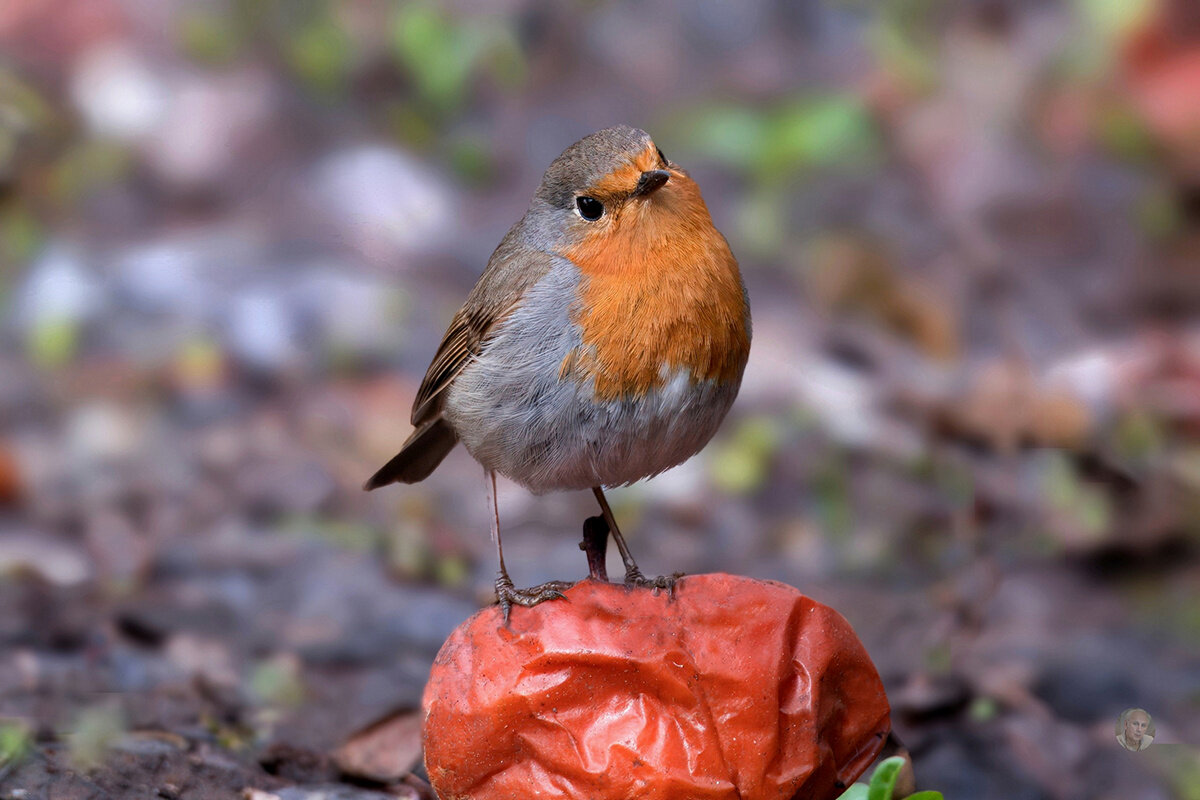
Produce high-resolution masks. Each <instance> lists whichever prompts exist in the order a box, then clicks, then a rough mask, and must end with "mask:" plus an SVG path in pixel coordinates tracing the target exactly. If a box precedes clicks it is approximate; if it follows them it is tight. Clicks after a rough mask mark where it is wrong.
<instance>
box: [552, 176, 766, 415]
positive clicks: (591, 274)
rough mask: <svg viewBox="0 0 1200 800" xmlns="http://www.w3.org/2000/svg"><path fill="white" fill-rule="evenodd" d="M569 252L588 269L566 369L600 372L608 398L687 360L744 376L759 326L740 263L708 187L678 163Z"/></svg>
mask: <svg viewBox="0 0 1200 800" xmlns="http://www.w3.org/2000/svg"><path fill="white" fill-rule="evenodd" d="M615 213H616V214H617V215H618V217H617V218H615V219H613V220H612V221H611V224H610V225H609V226H608V227H606V228H603V229H599V228H598V229H597V230H596V231H595V232H593V233H590V234H588V235H587V236H586V237H585V238H583V239H582V240H581V241H580V242H578V243H577V244H575V245H574V246H572V247H570V248H568V249H567V250H566V251H564V253H563V255H565V256H566V257H567V258H569V259H570V260H571V261H572V262H574V263H575V264H576V265H577V266H578V267H579V269H580V271H581V272H582V273H583V280H582V282H581V289H580V302H579V306H578V308H577V310H576V313H575V322H576V324H578V325H579V327H580V330H581V331H582V336H583V347H582V348H581V350H580V351H579V352H576V353H572V354H571V355H570V356H568V357H567V359H566V360H565V361H564V362H563V365H562V367H563V368H562V372H563V373H564V374H566V373H573V374H577V375H579V376H580V377H584V378H586V377H592V378H594V379H595V388H596V394H597V396H598V398H599V399H602V400H616V399H620V398H622V397H627V396H630V395H634V396H636V395H640V394H643V393H645V392H647V391H649V390H650V389H653V388H656V387H659V386H661V385H662V384H663V383H664V382H665V380H666V378H667V377H669V373H671V372H674V371H676V370H677V369H678V368H680V367H683V368H686V369H688V370H689V371H690V372H691V374H692V376H693V377H694V378H695V379H697V380H706V379H712V380H717V381H723V382H726V381H737V380H739V379H740V377H741V372H742V369H743V367H744V366H745V364H746V357H747V355H748V353H749V349H750V332H749V329H748V322H749V320H748V319H747V311H746V305H745V299H744V294H743V289H742V280H741V275H740V273H739V272H738V266H737V260H736V259H735V258H734V257H733V253H732V252H730V250H729V245H728V243H727V242H726V241H725V237H723V236H722V235H721V234H720V232H719V231H717V229H716V228H715V227H713V224H712V219H711V217H710V216H709V214H708V208H707V207H706V206H705V204H704V200H703V199H702V198H701V196H700V190H699V187H697V186H696V184H695V183H694V182H693V181H692V180H691V179H690V178H688V177H687V176H686V175H685V174H684V173H682V172H680V171H678V170H672V175H671V179H670V180H669V181H668V183H667V184H666V185H665V186H663V187H662V188H661V189H659V190H658V191H657V192H655V194H654V195H653V196H652V197H650V198H648V199H646V200H633V201H630V202H629V203H628V204H627V205H626V206H624V207H623V208H621V209H619V210H618V211H617V212H615Z"/></svg>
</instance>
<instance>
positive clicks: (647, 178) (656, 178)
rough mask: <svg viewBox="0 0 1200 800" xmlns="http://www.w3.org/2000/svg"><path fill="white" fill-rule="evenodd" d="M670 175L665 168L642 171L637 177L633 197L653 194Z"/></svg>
mask: <svg viewBox="0 0 1200 800" xmlns="http://www.w3.org/2000/svg"><path fill="white" fill-rule="evenodd" d="M670 177H671V173H669V172H667V171H666V170H665V169H652V170H647V171H646V172H643V173H642V177H640V178H638V182H637V187H636V188H634V190H633V196H634V197H646V196H648V195H651V194H653V193H654V192H656V191H657V190H658V189H660V188H662V185H663V184H664V183H666V182H667V179H668V178H670Z"/></svg>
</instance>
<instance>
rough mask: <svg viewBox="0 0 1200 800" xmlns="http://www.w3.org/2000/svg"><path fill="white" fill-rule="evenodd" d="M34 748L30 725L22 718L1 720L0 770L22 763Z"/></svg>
mask: <svg viewBox="0 0 1200 800" xmlns="http://www.w3.org/2000/svg"><path fill="white" fill-rule="evenodd" d="M32 749H33V736H32V734H31V733H30V730H29V726H28V725H26V724H25V723H24V722H22V721H20V720H0V771H2V770H4V769H6V768H9V767H13V766H16V765H17V764H20V763H21V761H23V760H24V758H25V756H27V755H29V753H30V751H31V750H32ZM0 774H2V773H0Z"/></svg>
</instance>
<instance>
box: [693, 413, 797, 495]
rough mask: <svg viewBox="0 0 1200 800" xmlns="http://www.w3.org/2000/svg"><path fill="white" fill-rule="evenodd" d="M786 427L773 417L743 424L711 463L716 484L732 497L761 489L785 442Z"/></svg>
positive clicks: (765, 417)
mask: <svg viewBox="0 0 1200 800" xmlns="http://www.w3.org/2000/svg"><path fill="white" fill-rule="evenodd" d="M783 439H784V437H783V430H782V424H781V422H780V421H779V420H778V419H775V418H773V417H769V416H765V415H762V416H754V417H749V418H747V419H744V420H742V421H741V422H740V423H739V424H738V426H737V429H736V430H735V431H734V432H733V435H732V436H730V437H728V438H726V439H724V441H723V442H722V443H721V445H720V446H719V447H718V448H717V450H716V452H715V453H713V455H712V458H711V460H710V461H709V470H710V476H711V479H712V482H713V484H714V485H715V486H716V487H717V488H718V489H721V490H722V491H725V492H730V493H732V494H749V493H750V492H753V491H756V490H758V489H761V488H762V486H763V484H764V482H765V481H766V479H767V475H768V473H769V468H770V463H771V458H772V456H773V455H774V454H775V452H776V451H777V450H778V449H779V448H780V446H781V445H782V442H783Z"/></svg>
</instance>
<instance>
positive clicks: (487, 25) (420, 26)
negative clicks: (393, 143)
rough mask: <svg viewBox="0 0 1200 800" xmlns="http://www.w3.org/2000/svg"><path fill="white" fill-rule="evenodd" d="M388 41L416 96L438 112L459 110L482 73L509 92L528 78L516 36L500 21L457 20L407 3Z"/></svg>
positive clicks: (432, 5) (436, 9) (431, 8)
mask: <svg viewBox="0 0 1200 800" xmlns="http://www.w3.org/2000/svg"><path fill="white" fill-rule="evenodd" d="M391 39H392V51H393V54H394V56H395V58H396V60H397V62H398V63H399V64H400V65H401V66H402V67H403V68H404V70H405V72H406V73H407V74H408V75H409V76H410V77H411V78H412V80H413V82H414V85H415V87H416V90H417V93H418V95H419V96H420V97H421V98H422V99H423V100H424V101H425V102H426V103H428V104H429V105H430V106H431V107H432V108H433V109H434V110H435V111H437V112H440V113H450V112H457V111H459V110H461V109H462V107H463V105H464V104H465V102H466V100H467V98H468V89H469V87H470V84H471V81H472V80H473V79H474V78H477V77H479V76H481V75H483V74H486V75H488V76H489V77H490V78H491V79H493V80H494V81H496V83H497V84H498V85H500V86H502V87H507V88H517V87H519V86H521V85H522V84H523V83H524V81H525V78H526V73H527V67H526V63H525V57H524V54H523V53H522V51H521V47H520V44H519V42H518V40H517V37H516V33H515V31H513V30H512V28H511V27H510V23H509V21H508V20H506V19H503V18H498V17H486V18H485V17H480V18H466V17H464V18H455V17H453V16H451V15H449V14H447V13H446V12H445V10H444V9H443V8H441V7H440V6H439V5H437V4H435V3H424V2H422V3H407V4H403V5H401V6H400V7H399V8H398V9H397V11H396V14H395V17H394V18H393V20H392V34H391Z"/></svg>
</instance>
